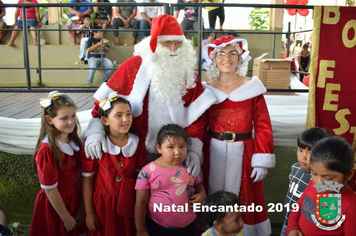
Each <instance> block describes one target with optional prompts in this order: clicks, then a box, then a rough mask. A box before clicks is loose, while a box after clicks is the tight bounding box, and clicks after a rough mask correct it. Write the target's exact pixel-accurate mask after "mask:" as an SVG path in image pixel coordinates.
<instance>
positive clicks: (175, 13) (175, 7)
mask: <svg viewBox="0 0 356 236" xmlns="http://www.w3.org/2000/svg"><path fill="white" fill-rule="evenodd" d="M177 3H186V1H185V0H177ZM182 9H184V6H174V17H175V18H176V19H178V16H179V12H180V10H182Z"/></svg>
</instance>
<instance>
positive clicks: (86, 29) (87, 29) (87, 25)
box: [76, 15, 93, 64]
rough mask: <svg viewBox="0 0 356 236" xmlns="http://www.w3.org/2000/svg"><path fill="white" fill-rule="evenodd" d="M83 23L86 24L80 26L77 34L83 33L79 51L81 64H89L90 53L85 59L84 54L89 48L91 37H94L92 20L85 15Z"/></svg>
mask: <svg viewBox="0 0 356 236" xmlns="http://www.w3.org/2000/svg"><path fill="white" fill-rule="evenodd" d="M83 22H84V24H83V25H82V26H80V28H79V29H78V30H77V32H76V33H77V34H80V32H82V38H81V39H80V51H79V58H80V61H81V63H85V64H88V53H87V54H86V56H85V59H84V54H85V49H86V48H87V41H88V39H89V38H90V37H93V34H92V32H91V18H90V15H84V16H83Z"/></svg>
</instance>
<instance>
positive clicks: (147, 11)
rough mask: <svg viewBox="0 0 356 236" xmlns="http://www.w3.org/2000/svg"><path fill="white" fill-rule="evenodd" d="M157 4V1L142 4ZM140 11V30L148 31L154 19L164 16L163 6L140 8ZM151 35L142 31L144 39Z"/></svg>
mask: <svg viewBox="0 0 356 236" xmlns="http://www.w3.org/2000/svg"><path fill="white" fill-rule="evenodd" d="M148 2H152V3H157V2H158V1H157V0H142V3H148ZM138 10H139V12H140V15H141V17H140V18H141V19H140V29H141V30H148V29H151V25H152V18H154V17H157V16H159V15H162V7H161V6H139V7H138ZM149 34H150V32H149V31H141V38H142V39H144V38H145V37H147V36H148V35H149Z"/></svg>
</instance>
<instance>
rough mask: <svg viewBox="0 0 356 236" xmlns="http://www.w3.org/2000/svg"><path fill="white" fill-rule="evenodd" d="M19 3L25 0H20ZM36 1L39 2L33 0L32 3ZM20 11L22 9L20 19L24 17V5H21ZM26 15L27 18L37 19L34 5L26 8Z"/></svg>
mask: <svg viewBox="0 0 356 236" xmlns="http://www.w3.org/2000/svg"><path fill="white" fill-rule="evenodd" d="M17 3H18V4H22V3H24V2H23V0H19V1H18V2H17ZM34 3H38V2H37V0H31V4H34ZM19 11H20V19H22V7H19ZM26 17H27V19H36V14H35V8H34V7H31V8H26Z"/></svg>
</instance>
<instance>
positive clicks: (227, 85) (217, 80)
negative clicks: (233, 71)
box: [216, 75, 241, 87]
mask: <svg viewBox="0 0 356 236" xmlns="http://www.w3.org/2000/svg"><path fill="white" fill-rule="evenodd" d="M240 79H241V77H240V75H239V78H238V79H237V80H236V81H235V82H232V83H231V84H223V83H220V81H219V79H218V78H217V79H216V82H217V83H218V84H220V85H222V86H225V87H229V86H231V85H233V84H236V83H237V82H239V81H240Z"/></svg>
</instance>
